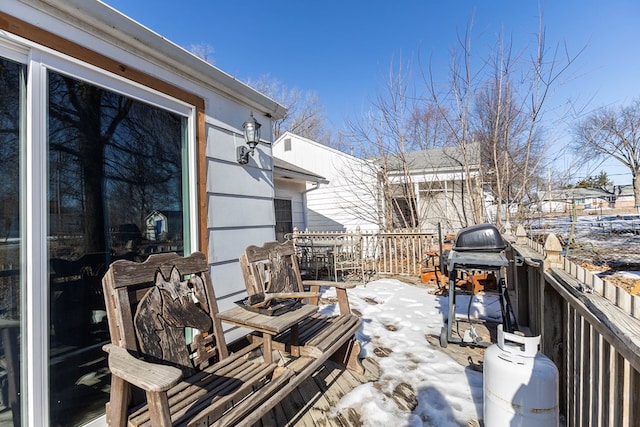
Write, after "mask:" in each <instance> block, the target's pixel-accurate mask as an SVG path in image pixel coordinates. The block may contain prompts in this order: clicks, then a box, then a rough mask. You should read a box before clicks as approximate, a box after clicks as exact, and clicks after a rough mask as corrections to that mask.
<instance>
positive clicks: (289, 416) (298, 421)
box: [254, 358, 379, 427]
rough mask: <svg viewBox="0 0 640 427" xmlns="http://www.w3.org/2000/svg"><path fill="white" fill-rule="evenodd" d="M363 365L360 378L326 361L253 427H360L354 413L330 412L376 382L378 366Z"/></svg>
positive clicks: (367, 361)
mask: <svg viewBox="0 0 640 427" xmlns="http://www.w3.org/2000/svg"><path fill="white" fill-rule="evenodd" d="M362 364H363V365H364V367H365V374H364V375H363V376H360V375H357V374H355V373H353V372H351V371H349V370H346V369H343V368H342V367H341V366H340V365H338V364H335V363H333V362H331V361H328V362H326V363H325V364H324V365H323V367H322V368H321V369H320V370H319V371H317V372H316V373H315V374H314V375H313V376H312V377H311V378H309V379H307V380H306V381H305V382H304V383H302V385H300V387H298V388H297V389H296V390H295V391H293V392H292V393H291V394H290V395H289V396H288V397H287V398H286V399H284V400H283V401H282V402H280V403H279V404H278V405H277V406H276V407H275V408H274V409H272V410H271V412H269V413H268V414H267V415H265V416H264V417H263V418H262V419H261V420H260V422H259V423H256V424H255V425H254V427H284V426H304V427H315V426H345V427H346V426H349V427H356V426H362V422H361V421H360V416H359V414H358V413H357V412H356V411H355V410H353V409H346V410H342V411H340V412H336V413H334V411H333V408H334V407H335V405H336V403H338V401H339V400H340V399H341V398H342V397H343V396H344V395H345V394H347V393H348V392H350V391H351V390H353V389H354V388H355V387H357V386H359V385H361V384H364V383H367V382H370V381H376V380H377V379H378V377H379V367H378V364H377V363H376V362H375V361H374V360H373V359H368V358H367V359H364V360H363V361H362Z"/></svg>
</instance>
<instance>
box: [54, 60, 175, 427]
mask: <svg viewBox="0 0 640 427" xmlns="http://www.w3.org/2000/svg"><path fill="white" fill-rule="evenodd" d="M47 80H48V88H47V90H48V110H47V114H48V117H47V121H48V157H49V158H48V184H49V185H48V199H47V200H48V229H49V232H48V254H49V273H50V275H49V293H50V294H49V313H50V340H49V372H50V376H49V378H50V410H51V423H52V425H80V424H82V423H83V422H86V421H87V420H89V419H91V418H93V417H96V416H98V415H100V414H101V413H103V412H104V404H105V403H106V401H107V400H108V396H109V376H108V371H107V366H106V358H105V356H106V355H105V353H104V351H103V350H102V345H104V344H105V343H106V342H107V341H108V340H109V331H108V327H107V318H106V311H105V306H104V299H103V295H102V285H101V279H102V276H103V274H104V272H105V271H106V268H107V267H108V265H109V263H111V262H112V261H115V260H118V259H130V260H135V261H143V260H144V259H146V257H147V256H148V255H149V254H150V253H154V252H166V251H172V252H178V253H183V251H184V233H185V226H184V224H185V221H184V220H183V219H184V217H185V212H184V209H183V206H185V203H184V198H185V194H184V192H183V187H184V186H183V183H184V181H185V180H186V174H185V173H186V171H185V170H183V165H184V164H186V162H185V161H184V159H183V155H184V154H185V153H186V149H185V148H186V138H185V137H186V135H187V118H186V117H184V116H181V115H179V114H176V113H174V112H171V111H168V110H166V109H163V108H160V107H157V106H154V105H151V104H148V103H145V102H142V101H140V100H136V99H134V98H132V97H129V96H126V95H123V94H121V93H117V92H115V91H113V90H109V89H105V88H103V87H99V86H97V85H95V84H93V83H89V82H86V81H83V80H80V79H78V78H74V77H70V76H68V75H65V74H62V73H59V72H54V71H49V72H48V75H47Z"/></svg>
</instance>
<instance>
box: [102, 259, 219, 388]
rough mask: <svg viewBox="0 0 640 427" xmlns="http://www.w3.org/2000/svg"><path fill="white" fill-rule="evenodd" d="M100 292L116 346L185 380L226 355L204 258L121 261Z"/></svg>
mask: <svg viewBox="0 0 640 427" xmlns="http://www.w3.org/2000/svg"><path fill="white" fill-rule="evenodd" d="M102 286H103V290H104V298H105V303H106V307H107V317H108V320H109V332H110V334H111V342H112V343H113V344H115V345H118V346H120V347H123V348H126V349H128V350H130V351H132V352H135V353H137V354H139V355H141V356H142V357H143V358H144V359H146V360H148V361H152V362H156V363H164V364H168V365H172V366H176V367H179V368H180V369H182V370H183V372H185V374H187V375H188V374H192V373H193V372H195V371H198V370H201V369H203V368H205V367H206V366H208V365H209V364H211V363H214V362H215V361H217V360H219V359H222V358H224V357H226V356H227V355H228V352H227V346H226V342H225V339H224V333H223V331H222V325H221V323H220V320H219V319H217V317H216V314H217V313H218V307H217V303H216V297H215V294H214V292H213V286H212V284H211V277H210V275H209V266H208V263H207V260H206V257H205V256H204V254H202V253H199V252H196V253H194V254H192V255H190V256H187V257H181V256H180V255H177V254H175V253H168V254H156V255H151V256H150V257H149V258H148V259H147V260H146V261H145V262H143V263H136V262H132V261H127V260H118V261H115V262H113V263H112V264H111V265H110V266H109V269H108V270H107V273H106V274H105V275H104V277H103V279H102ZM188 328H189V329H188ZM187 330H191V331H193V332H192V339H191V340H189V341H190V342H187V338H186V335H187V333H186V331H187Z"/></svg>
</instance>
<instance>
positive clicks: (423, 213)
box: [273, 132, 482, 231]
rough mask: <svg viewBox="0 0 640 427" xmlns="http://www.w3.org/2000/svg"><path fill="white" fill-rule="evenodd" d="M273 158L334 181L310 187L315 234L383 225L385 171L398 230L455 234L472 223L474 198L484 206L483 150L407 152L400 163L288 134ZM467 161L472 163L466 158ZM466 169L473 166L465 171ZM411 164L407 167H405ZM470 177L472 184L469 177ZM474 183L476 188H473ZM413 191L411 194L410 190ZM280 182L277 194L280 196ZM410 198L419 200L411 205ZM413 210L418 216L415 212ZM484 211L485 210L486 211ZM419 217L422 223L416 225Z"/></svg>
mask: <svg viewBox="0 0 640 427" xmlns="http://www.w3.org/2000/svg"><path fill="white" fill-rule="evenodd" d="M273 155H274V157H275V158H277V159H282V160H284V161H286V162H288V163H291V164H294V165H296V166H299V167H302V168H304V169H306V170H309V171H312V172H313V173H316V174H318V175H321V176H323V177H325V178H326V179H327V180H328V181H329V182H328V183H324V184H319V185H318V184H316V183H310V182H308V183H307V185H306V186H305V191H306V193H305V194H306V209H307V215H306V216H307V218H306V223H305V226H304V227H299V228H301V229H308V230H310V231H345V230H347V231H348V230H355V229H356V228H357V227H359V228H360V229H361V230H377V229H379V224H381V223H382V213H381V212H380V211H381V207H380V203H379V200H381V191H382V189H381V186H382V184H381V182H382V179H383V173H382V172H381V171H382V170H386V174H384V177H385V179H387V180H388V182H389V186H390V188H391V190H390V192H389V193H390V197H391V198H392V199H393V200H392V203H391V205H392V206H393V208H392V209H394V226H395V227H396V228H406V227H407V226H408V227H409V228H418V229H422V230H427V231H434V230H436V229H437V226H438V223H441V224H443V225H444V228H445V229H446V230H447V231H453V230H456V229H457V228H459V227H460V226H462V225H466V224H467V223H468V221H469V219H468V218H465V212H464V209H463V200H464V206H466V207H467V208H469V205H470V201H469V200H470V194H472V193H473V195H474V196H478V197H477V200H478V203H479V205H480V206H481V205H482V202H481V200H482V198H481V190H480V185H479V183H478V181H477V178H478V176H479V151H478V150H477V145H472V146H471V147H470V149H469V150H468V151H467V153H465V154H464V155H463V153H462V152H461V151H460V150H459V149H456V148H451V147H450V148H441V149H435V150H426V151H419V152H413V153H407V154H406V155H405V157H404V158H403V161H400V160H399V158H397V157H390V158H388V159H386V162H383V161H381V160H380V159H373V160H371V159H367V160H365V159H359V158H357V157H354V156H351V155H349V154H346V153H343V152H341V151H339V150H336V149H334V148H331V147H328V146H326V145H323V144H320V143H318V142H316V141H312V140H309V139H307V138H303V137H300V136H297V135H295V134H292V133H290V132H287V133H285V134H283V135H282V136H280V137H279V138H278V139H277V140H276V142H275V143H274V145H273ZM465 156H466V158H465ZM464 164H466V165H467V169H466V170H465V167H464V166H463V165H464ZM405 165H406V168H405V167H404V166H405ZM467 177H469V180H467V179H466V178H467ZM469 183H471V188H467V186H468V185H469ZM407 185H409V186H411V187H412V188H411V191H409V192H407V191H406V190H407V188H406V186H407ZM278 187H279V185H278V183H276V193H277V192H278ZM407 193H409V194H414V195H415V198H414V199H415V200H408V199H407V196H406V195H407ZM412 209H413V210H414V212H412ZM480 209H481V208H480ZM412 218H417V224H415V223H414V222H415V221H414V222H412Z"/></svg>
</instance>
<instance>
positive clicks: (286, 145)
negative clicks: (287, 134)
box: [284, 138, 291, 151]
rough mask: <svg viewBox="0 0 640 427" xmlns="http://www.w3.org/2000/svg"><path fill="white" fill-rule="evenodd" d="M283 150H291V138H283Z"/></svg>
mask: <svg viewBox="0 0 640 427" xmlns="http://www.w3.org/2000/svg"><path fill="white" fill-rule="evenodd" d="M284 151H291V138H285V139H284Z"/></svg>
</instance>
